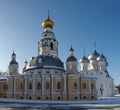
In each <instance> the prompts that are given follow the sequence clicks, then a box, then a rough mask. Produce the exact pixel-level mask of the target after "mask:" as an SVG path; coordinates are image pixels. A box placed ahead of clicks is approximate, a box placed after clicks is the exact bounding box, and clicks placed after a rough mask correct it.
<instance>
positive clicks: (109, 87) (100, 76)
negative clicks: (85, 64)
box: [80, 70, 114, 98]
mask: <svg viewBox="0 0 120 110" xmlns="http://www.w3.org/2000/svg"><path fill="white" fill-rule="evenodd" d="M80 74H84V75H88V76H94V77H96V78H97V79H96V89H97V96H98V98H99V97H101V92H100V88H101V85H103V95H102V97H111V96H114V81H113V79H112V78H109V77H106V73H105V72H104V71H95V70H89V71H87V72H86V71H81V72H80Z"/></svg>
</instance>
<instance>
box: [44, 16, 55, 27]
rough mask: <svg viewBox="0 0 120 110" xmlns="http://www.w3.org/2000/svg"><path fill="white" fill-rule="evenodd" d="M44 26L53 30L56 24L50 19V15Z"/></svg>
mask: <svg viewBox="0 0 120 110" xmlns="http://www.w3.org/2000/svg"><path fill="white" fill-rule="evenodd" d="M42 26H43V28H45V27H52V28H53V26H54V22H53V21H52V20H51V19H50V16H49V14H48V16H47V19H46V20H45V21H43V23H42Z"/></svg>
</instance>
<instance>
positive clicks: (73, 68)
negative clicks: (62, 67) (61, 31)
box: [66, 47, 78, 73]
mask: <svg viewBox="0 0 120 110" xmlns="http://www.w3.org/2000/svg"><path fill="white" fill-rule="evenodd" d="M77 64H78V62H77V59H76V58H75V56H74V49H73V48H72V47H71V48H70V50H69V57H68V58H67V60H66V71H67V72H69V73H77V72H78V69H77Z"/></svg>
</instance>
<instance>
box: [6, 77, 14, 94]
mask: <svg viewBox="0 0 120 110" xmlns="http://www.w3.org/2000/svg"><path fill="white" fill-rule="evenodd" d="M13 79H14V78H13V77H8V90H7V92H12V91H13V84H14V81H13Z"/></svg>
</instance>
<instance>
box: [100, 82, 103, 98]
mask: <svg viewBox="0 0 120 110" xmlns="http://www.w3.org/2000/svg"><path fill="white" fill-rule="evenodd" d="M103 91H104V89H103V85H102V84H101V87H100V93H101V100H102V95H103Z"/></svg>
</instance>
